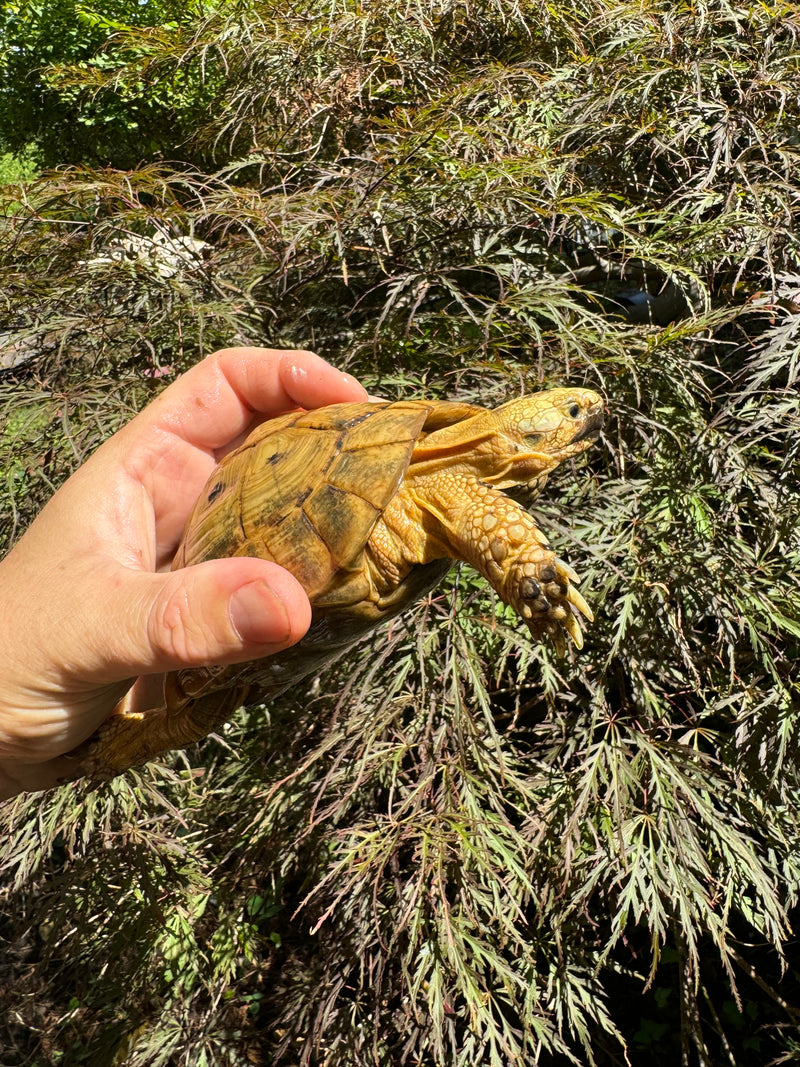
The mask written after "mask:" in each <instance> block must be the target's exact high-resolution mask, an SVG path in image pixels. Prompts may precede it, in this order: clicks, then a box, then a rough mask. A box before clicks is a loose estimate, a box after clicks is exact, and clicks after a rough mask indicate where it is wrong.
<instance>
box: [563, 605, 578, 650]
mask: <svg viewBox="0 0 800 1067" xmlns="http://www.w3.org/2000/svg"><path fill="white" fill-rule="evenodd" d="M561 625H562V626H563V627H564V629H565V630H566V631H567V633H568V634H569V636H570V637H571V638H572V643H573V644H574V645H575V647H576V648H577V649H578V651H579V652H580V650H581V649H582V648H583V630H581V624H580V623H579V622H578V620H577V618H576V617H575V615H573V614H572V612H569V613H568V614H567V616H566V618H565V619H563V620H562V623H561Z"/></svg>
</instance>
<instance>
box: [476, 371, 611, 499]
mask: <svg viewBox="0 0 800 1067" xmlns="http://www.w3.org/2000/svg"><path fill="white" fill-rule="evenodd" d="M604 406H605V405H604V401H603V398H602V397H601V396H599V395H598V394H597V393H595V392H593V391H592V390H591V389H551V390H549V391H546V392H542V393H532V394H530V395H528V396H521V397H518V398H517V399H516V400H510V401H509V402H508V403H506V404H503V405H501V406H500V407H499V408H495V410H494V411H492V412H489V413H488V414H489V415H490V416H491V417H492V420H493V424H494V425H493V433H492V437H491V447H492V451H493V452H494V462H495V471H494V473H492V474H490V475H489V476H488V477H485V480H486V481H488V482H491V483H492V484H493V485H496V486H497V487H498V488H500V489H508V488H511V487H512V486H527V487H528V488H529V489H531V490H532V491H533V490H538V489H540V488H541V486H542V484H543V483H544V481H545V480H546V478H547V475H548V474H549V473H550V471H552V470H553V469H554V468H555V467H556V466H558V464H559V463H561V461H562V460H565V459H568V458H569V457H570V456H577V455H579V453H581V452H585V451H586V449H587V448H589V446H590V445H591V444H592V443H593V442H594V441H595V440H596V439H597V438H598V436H599V434H600V431H601V430H602V428H603V422H604Z"/></svg>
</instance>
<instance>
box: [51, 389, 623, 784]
mask: <svg viewBox="0 0 800 1067" xmlns="http://www.w3.org/2000/svg"><path fill="white" fill-rule="evenodd" d="M603 410H604V404H603V400H602V399H601V397H600V396H598V394H597V393H595V392H592V391H591V390H589V389H578V388H576V389H572V388H558V389H552V390H547V391H543V392H539V393H534V394H529V395H526V396H522V397H520V398H517V399H515V400H511V401H509V402H507V403H505V404H503V405H501V406H500V407H498V408H496V409H494V410H489V409H486V408H482V407H478V406H475V405H472V404H465V403H458V402H451V401H443V400H408V401H398V402H394V403H392V402H388V401H374V402H361V403H347V404H334V405H332V406H329V407H324V408H319V409H317V410H312V411H304V410H301V411H295V412H292V413H289V414H286V415H283V416H280V417H278V418H275V419H272V420H270V421H267V422H264V423H262V424H261V425H260V426H258V427H257V428H256V429H255V430H254V431H253V432H252V433H251V435H250V436H249V438H248V439H247V440H246V441H245V443H244V444H243V445H241V446H240V447H239V448H238V449H236V450H235V451H233V452H231V453H230V454H229V455H227V456H226V457H225V458H224V459H223V460H222V462H221V463H220V465H219V466H218V467H217V468H216V470H215V471H214V473H213V474H212V476H211V478H210V480H209V482H208V483H207V485H206V487H205V489H204V490H203V493H202V494H201V496H200V498H199V499H198V501H197V503H196V504H195V507H194V510H193V511H192V513H191V515H190V517H189V519H188V522H187V524H186V528H185V531H184V535H183V538H182V541H181V543H180V545H179V547H178V550H177V553H176V555H175V558H174V561H173V568H178V567H184V566H188V565H191V564H194V563H199V562H201V561H203V560H207V559H215V558H220V557H224V556H243V555H244V556H256V557H261V558H263V559H268V560H273V561H274V562H276V563H279V564H280V565H282V566H283V567H285V568H287V569H288V570H290V571H291V572H292V573H293V574H294V575H295V577H296V578H297V579H298V580H299V581H300V583H301V584H302V585H303V587H304V588H305V590H306V592H307V594H308V596H309V599H310V601H311V605H312V622H311V626H310V629H309V631H308V633H307V634H306V636H305V637H304V638H303V639H302V640H301V641H300V642H299V643H298V644H297V645H294V646H293V647H291V648H289V649H286V650H284V651H282V652H279V653H277V654H276V655H273V656H270V657H267V658H264V659H260V660H255V661H251V662H248V663H240V664H233V665H228V666H217V667H213V666H212V667H203V668H192V669H185V670H179V671H176V672H173V673H172V674H170V675H168V676H167V678H166V681H165V685H164V702H163V706H162V707H159V708H154V709H153V710H152V711H149V712H146V713H144V715H141V714H135V715H133V714H129V713H127V712H126V710H125V700H124V699H123V701H121V702H120V704H119V705H118V706H117V708H115V710H114V713H113V714H112V716H111V717H110V718H109V719H108V720H107V721H106V722H105V723H104V724H103V725H102V726H101V727H100V728H99V730H98V731H96V732H95V734H94V735H93V736H92V737H91V738H90V739H89V741H88V742H85V743H84V744H83V745H82V746H81V747H80V748H79V749H77V750H75V751H74V752H73V753H72V755H73V756H74V757H75V760H76V774H75V777H77V776H78V775H81V774H88V775H89V776H90V777H93V778H96V779H104V778H109V777H113V776H114V775H116V774H118V773H120V772H121V771H124V770H126V769H127V768H128V767H132V766H136V765H138V764H141V763H144V762H146V761H147V760H150V759H153V758H155V757H157V756H159V755H161V754H162V753H164V752H166V751H168V750H170V749H174V748H181V747H183V746H185V745H187V744H189V743H191V742H193V741H196V740H198V739H200V738H201V737H204V736H205V735H206V734H208V733H210V732H211V731H212V730H214V729H215V728H217V727H219V726H220V725H221V724H222V723H224V722H225V721H226V720H227V719H229V718H230V717H231V716H232V715H233V713H234V712H235V711H236V709H237V708H238V707H240V706H241V705H243V704H247V703H252V702H254V701H263V700H267V699H270V698H272V697H275V696H276V695H277V694H279V693H281V692H283V691H284V690H285V689H288V688H289V687H290V686H291V685H293V684H295V683H296V682H297V681H298V680H299V679H301V678H303V677H305V676H308V675H311V674H316V673H317V672H319V671H320V670H321V669H322V668H323V667H324V666H326V665H327V664H329V663H331V662H332V661H333V660H335V659H336V658H338V657H339V656H340V655H341V654H342V653H343V652H344V651H345V650H346V649H347V648H349V647H350V646H351V645H353V644H354V643H355V642H356V641H358V640H359V639H360V638H361V637H362V636H363V635H364V634H366V633H368V632H369V631H370V630H372V629H374V628H375V627H376V626H378V625H379V623H381V622H382V621H383V620H385V619H389V618H391V617H392V616H394V615H396V614H398V613H399V612H402V611H403V610H404V609H406V608H408V607H409V606H410V605H411V604H413V603H414V602H415V601H417V600H419V599H420V598H421V597H422V596H424V595H425V594H426V593H428V592H429V591H430V590H432V589H433V588H435V586H437V585H438V584H439V582H440V581H441V579H442V578H443V576H444V575H445V573H446V572H447V570H448V568H449V567H450V566H451V565H452V563H453V561H454V560H463V561H464V562H466V563H468V564H470V565H471V566H472V567H474V568H475V569H476V570H477V571H479V572H480V574H482V575H483V577H484V578H485V579H486V580H487V581H488V582H489V584H490V585H491V586H492V588H493V589H494V590H495V591H496V593H497V594H498V596H499V597H500V598H501V599H502V600H503V601H504V602H505V603H506V604H509V605H510V606H511V607H512V608H514V609H515V610H516V611H517V612H518V613H519V615H520V616H521V617H522V618H523V619H524V621H525V622H526V623H527V625H528V628H529V629H530V631H531V633H532V634H533V636H534V637H535V638H537V639H540V638H542V637H544V636H545V635H550V636H551V638H552V639H553V640H554V642H555V644H556V647H557V649H558V650H559V651H562V652H563V647H564V644H565V642H564V634H565V633H566V634H568V635H569V636H570V638H571V639H572V641H573V642H574V644H575V645H576V646H577V648H579V649H580V648H581V647H582V646H583V638H582V632H581V627H580V624H579V622H578V617H577V616H578V613H580V614H582V615H584V616H585V617H586V618H587V619H589V620H590V621H591V619H592V612H591V611H590V609H589V606H588V605H587V603H586V601H585V600H584V598H583V597H582V596H581V594H580V593H579V592H578V590H577V589H576V588H575V583H576V582H577V581H578V576H577V575H576V574H575V572H574V571H573V570H572V568H571V567H570V566H568V565H567V564H566V563H564V562H563V561H561V560H559V559H557V558H556V557H555V555H554V554H553V552H552V551H551V550H550V548H549V547H548V544H547V541H546V539H545V537H544V536H543V534H542V533H541V531H540V530H539V529H538V528H537V526H536V523H535V521H534V519H533V518H532V516H531V515H530V513H529V512H528V511H527V510H526V509H525V507H524V506H523V503H522V502H520V501H523V502H524V503H529V502H530V500H531V499H533V498H534V497H535V495H536V494H538V492H539V491H540V490H541V489H542V487H543V486H544V484H545V482H546V481H547V478H548V475H549V474H550V472H551V471H552V470H553V469H554V468H555V467H556V466H557V465H558V464H559V463H560V462H561V461H562V460H564V459H566V458H568V457H570V456H575V455H578V454H579V453H581V452H583V451H584V450H585V449H586V448H588V447H589V446H590V444H591V443H592V442H593V441H594V440H595V439H596V438H597V436H598V435H599V433H600V431H601V429H602V426H603ZM504 490H509V491H510V493H511V494H512V495H509V494H507V493H506V492H504Z"/></svg>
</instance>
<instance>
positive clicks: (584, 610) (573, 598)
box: [567, 585, 594, 647]
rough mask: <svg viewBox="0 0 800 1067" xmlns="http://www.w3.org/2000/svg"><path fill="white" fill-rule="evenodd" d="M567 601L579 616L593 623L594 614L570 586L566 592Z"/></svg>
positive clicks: (573, 587) (572, 586)
mask: <svg viewBox="0 0 800 1067" xmlns="http://www.w3.org/2000/svg"><path fill="white" fill-rule="evenodd" d="M567 600H568V601H569V602H570V604H572V606H573V607H574V608H577V610H578V611H579V612H580V613H581V615H584V616H585V617H586V618H587V619H588V620H589V622H593V621H594V612H593V611H592V609H591V608H590V607H589V605H588V604H587V603H586V601H585V600H584V599H583V597H582V595H581V594H580V593H579V592H578V590H577V589H576V588H575V586H574V585H571V586H570V587H569V589H568V590H567ZM576 644H577V642H576ZM578 647H580V646H578Z"/></svg>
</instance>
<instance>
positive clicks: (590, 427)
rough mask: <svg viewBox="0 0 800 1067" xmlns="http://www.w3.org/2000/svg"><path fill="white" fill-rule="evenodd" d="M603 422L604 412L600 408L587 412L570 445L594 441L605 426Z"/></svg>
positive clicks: (604, 418)
mask: <svg viewBox="0 0 800 1067" xmlns="http://www.w3.org/2000/svg"><path fill="white" fill-rule="evenodd" d="M605 421H606V417H605V412H604V411H603V409H602V408H598V409H597V410H596V411H590V412H588V414H587V415H586V418H585V419H584V422H583V426H582V427H581V428H580V430H578V432H577V433H576V434H575V436H574V437H573V438H572V443H573V444H577V443H578V441H596V440H597V438H598V437H599V436H600V432H601V430H602V429H603V426H604V425H605Z"/></svg>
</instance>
